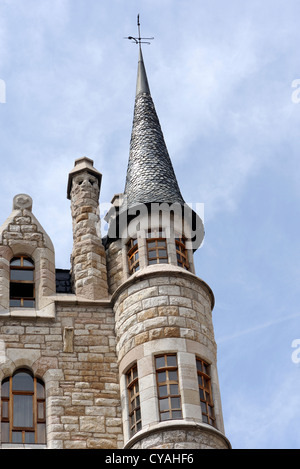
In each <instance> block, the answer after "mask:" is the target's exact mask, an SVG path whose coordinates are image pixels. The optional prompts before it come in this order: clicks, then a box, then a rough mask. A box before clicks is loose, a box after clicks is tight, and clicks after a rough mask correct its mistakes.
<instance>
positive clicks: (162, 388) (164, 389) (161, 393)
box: [158, 386, 168, 397]
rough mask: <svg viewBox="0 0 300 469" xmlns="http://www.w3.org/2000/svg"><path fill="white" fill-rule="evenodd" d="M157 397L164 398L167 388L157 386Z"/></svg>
mask: <svg viewBox="0 0 300 469" xmlns="http://www.w3.org/2000/svg"><path fill="white" fill-rule="evenodd" d="M158 390H159V397H166V396H167V395H168V386H159V388H158Z"/></svg>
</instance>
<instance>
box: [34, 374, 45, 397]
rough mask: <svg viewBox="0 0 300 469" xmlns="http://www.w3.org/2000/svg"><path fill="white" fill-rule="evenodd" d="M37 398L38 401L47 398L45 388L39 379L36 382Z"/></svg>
mask: <svg viewBox="0 0 300 469" xmlns="http://www.w3.org/2000/svg"><path fill="white" fill-rule="evenodd" d="M36 397H37V398H38V399H44V398H45V386H44V384H43V383H42V381H40V380H39V379H37V380H36Z"/></svg>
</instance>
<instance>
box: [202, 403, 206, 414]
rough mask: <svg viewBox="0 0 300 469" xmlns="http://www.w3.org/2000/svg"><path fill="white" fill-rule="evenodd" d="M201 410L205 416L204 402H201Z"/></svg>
mask: <svg viewBox="0 0 300 469" xmlns="http://www.w3.org/2000/svg"><path fill="white" fill-rule="evenodd" d="M201 409H202V412H203V413H204V414H206V404H205V402H201Z"/></svg>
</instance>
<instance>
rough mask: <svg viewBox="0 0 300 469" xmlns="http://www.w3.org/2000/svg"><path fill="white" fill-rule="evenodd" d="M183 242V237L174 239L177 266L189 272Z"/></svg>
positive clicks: (184, 240) (184, 239)
mask: <svg viewBox="0 0 300 469" xmlns="http://www.w3.org/2000/svg"><path fill="white" fill-rule="evenodd" d="M185 242H186V238H185V237H184V236H182V237H181V238H180V237H177V238H175V247H176V257H177V265H178V266H179V267H182V268H184V269H186V270H189V268H190V266H189V261H188V253H187V249H186V244H185Z"/></svg>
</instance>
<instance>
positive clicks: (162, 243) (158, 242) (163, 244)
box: [157, 240, 166, 247]
mask: <svg viewBox="0 0 300 469" xmlns="http://www.w3.org/2000/svg"><path fill="white" fill-rule="evenodd" d="M157 246H160V247H165V246H166V242H165V241H164V240H160V241H157Z"/></svg>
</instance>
